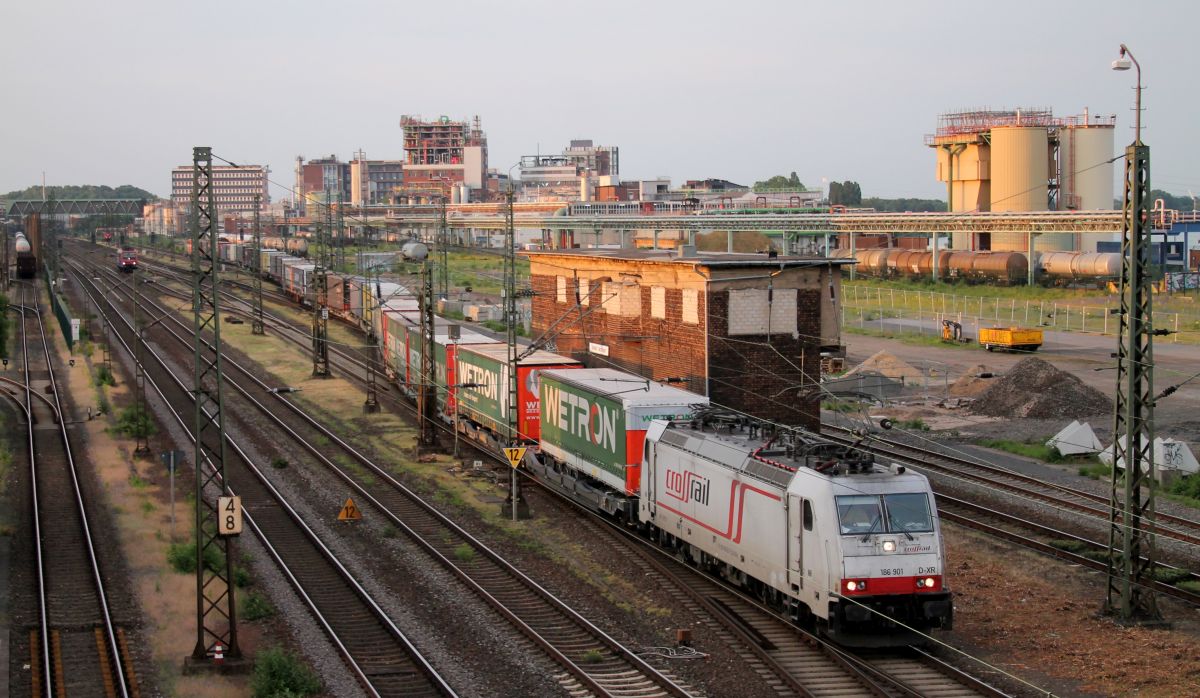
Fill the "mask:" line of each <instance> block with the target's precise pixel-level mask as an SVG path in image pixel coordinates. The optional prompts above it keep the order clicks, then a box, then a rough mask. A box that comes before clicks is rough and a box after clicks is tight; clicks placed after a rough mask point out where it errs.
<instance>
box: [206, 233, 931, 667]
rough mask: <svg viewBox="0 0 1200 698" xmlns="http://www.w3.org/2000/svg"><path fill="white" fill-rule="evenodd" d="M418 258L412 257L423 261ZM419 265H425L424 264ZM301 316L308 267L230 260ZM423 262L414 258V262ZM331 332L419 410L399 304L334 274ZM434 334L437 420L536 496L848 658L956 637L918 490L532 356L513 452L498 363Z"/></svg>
mask: <svg viewBox="0 0 1200 698" xmlns="http://www.w3.org/2000/svg"><path fill="white" fill-rule="evenodd" d="M422 247H423V245H422ZM425 252H426V253H427V251H425ZM255 254H257V255H259V265H260V266H259V268H260V269H261V270H262V274H263V275H264V276H265V277H266V278H268V279H271V280H274V281H276V282H277V283H279V284H280V286H281V287H282V288H283V289H284V290H285V291H287V293H288V294H289V295H291V296H293V297H294V298H296V299H297V300H301V301H303V300H305V299H308V298H309V288H308V284H309V280H310V278H311V271H312V265H311V264H309V263H308V261H307V260H305V259H301V258H298V257H293V256H290V255H287V254H284V253H283V252H281V251H279V250H272V249H255V248H253V247H252V246H250V245H236V244H226V245H223V246H222V249H221V250H220V253H219V256H220V257H221V258H222V259H225V260H227V261H231V262H232V263H240V264H243V265H245V266H252V265H253V261H252V259H253V255H255ZM421 256H422V257H423V255H421ZM327 280H328V303H329V311H330V314H331V315H332V316H334V317H337V318H341V319H342V320H344V321H346V322H348V323H351V324H353V325H355V326H357V327H358V328H360V329H362V330H365V331H366V332H368V333H370V334H372V335H373V336H375V337H376V338H378V340H379V342H380V345H381V350H382V354H383V363H384V366H385V367H386V372H387V374H388V376H389V379H390V380H391V381H392V382H393V383H394V384H395V385H396V386H397V387H398V388H399V390H400V391H401V392H403V393H405V394H407V395H409V396H413V397H415V396H416V395H417V393H418V392H419V391H420V389H421V386H422V383H423V376H422V370H423V369H422V357H423V354H424V352H425V351H426V350H427V349H426V341H423V336H422V332H421V319H420V315H421V313H420V309H419V307H418V301H417V299H416V297H415V296H414V295H413V294H412V293H411V292H410V291H409V290H408V289H407V288H405V287H404V286H402V285H400V284H396V283H391V282H384V281H378V280H375V281H372V280H369V279H365V278H363V277H358V276H348V275H341V274H329V275H328V277H327ZM458 324H459V323H457V322H453V321H450V320H447V319H445V318H441V317H438V316H435V318H434V328H433V343H432V354H433V356H432V359H433V361H432V364H433V370H434V374H435V377H434V384H435V388H434V394H435V396H436V397H435V404H436V408H437V413H438V418H439V419H441V420H442V421H444V422H445V423H446V424H447V425H448V426H450V427H452V428H454V429H455V430H456V431H457V432H458V433H459V434H460V435H461V436H462V437H463V438H465V439H468V440H471V441H474V442H476V443H478V444H479V445H480V446H481V447H483V448H485V449H488V450H491V451H493V452H498V451H499V449H500V448H501V447H503V446H507V445H510V441H516V442H518V443H520V444H522V445H524V446H526V447H527V455H526V458H525V460H524V461H523V463H522V465H523V467H525V468H526V469H527V470H529V471H530V472H531V474H533V475H534V476H535V477H537V478H538V479H539V480H540V481H542V482H544V483H545V484H546V485H547V486H549V487H551V488H553V489H556V490H558V491H561V492H563V493H564V494H566V495H568V496H570V497H572V498H573V499H575V500H577V501H580V502H581V503H583V504H585V505H586V506H588V507H590V508H592V509H594V510H596V511H599V512H603V513H604V514H606V515H608V516H610V517H612V518H614V519H616V520H618V521H621V522H623V523H624V524H626V525H627V526H629V527H631V528H634V529H636V530H638V531H640V532H641V533H643V534H644V535H646V536H648V537H650V538H651V539H653V540H655V541H656V542H658V544H659V545H661V546H663V547H666V548H667V549H669V550H671V551H673V552H675V553H676V554H677V555H679V556H680V557H682V558H683V559H685V560H687V561H689V562H690V563H692V564H694V565H696V566H698V567H701V568H703V569H705V570H707V571H710V572H712V573H715V574H718V575H721V576H722V577H724V578H725V579H726V580H728V581H729V582H731V583H733V584H736V585H739V586H741V587H742V588H744V589H745V590H746V591H747V592H748V593H750V594H753V595H754V596H756V597H757V598H759V599H760V600H762V601H763V602H764V603H767V604H770V605H772V606H773V607H775V608H776V609H778V610H779V611H781V612H784V613H787V614H789V616H790V617H792V618H793V619H794V620H796V621H797V622H803V623H806V624H811V625H814V626H815V627H816V628H817V629H818V630H820V631H821V632H823V633H825V634H826V635H828V636H830V637H832V638H834V639H835V640H837V641H838V642H841V643H843V644H846V645H854V646H891V645H905V644H910V643H912V642H915V641H920V636H919V633H914V632H913V631H914V630H916V631H920V632H926V631H929V630H932V629H935V628H940V629H949V628H951V627H952V625H953V608H952V603H951V598H950V592H949V590H948V589H947V588H946V583H945V578H944V577H943V575H944V571H945V556H944V552H943V545H942V539H941V531H940V524H939V521H938V517H937V511H936V507H935V505H934V499H933V493H932V490H931V489H930V486H929V482H928V481H927V480H926V478H925V477H924V476H923V475H920V474H918V473H914V472H911V471H906V469H905V468H904V467H902V466H898V465H895V464H891V465H884V464H880V463H877V462H875V459H874V456H873V455H872V454H870V453H869V452H867V451H865V450H862V449H859V448H857V447H854V446H844V445H841V444H835V443H833V442H830V441H828V440H826V439H823V438H821V437H820V435H818V434H814V433H811V432H808V431H805V430H802V429H798V428H791V427H781V426H778V425H773V424H770V423H765V422H761V421H758V420H754V419H752V418H749V417H746V416H744V415H741V414H738V413H732V412H728V411H722V410H721V409H720V408H719V407H717V406H714V405H711V404H710V403H709V400H708V398H707V397H704V396H702V395H697V394H695V393H691V392H688V391H685V390H682V389H679V388H676V387H673V386H669V385H663V384H660V383H657V382H654V381H652V380H649V379H647V378H645V377H643V376H639V375H633V374H629V373H625V372H622V371H618V370H615V369H611V368H599V369H597V368H585V367H583V366H582V365H581V364H580V362H579V361H577V360H575V359H573V358H570V357H566V356H561V355H558V354H554V353H552V352H549V351H544V350H535V349H532V348H526V349H523V350H522V354H521V356H520V358H519V360H518V362H517V368H516V372H517V375H516V383H517V401H516V403H517V404H516V410H517V414H516V415H514V419H513V420H512V423H515V425H516V433H515V434H514V435H512V438H511V439H510V433H509V428H510V427H509V424H510V419H509V414H508V410H509V407H508V403H509V400H508V394H507V386H508V385H509V362H508V345H507V344H504V343H501V342H497V341H496V340H495V339H494V338H492V337H490V336H487V335H484V334H482V333H480V332H475V331H473V330H471V329H469V328H464V327H461V326H459V327H452V326H454V325H458Z"/></svg>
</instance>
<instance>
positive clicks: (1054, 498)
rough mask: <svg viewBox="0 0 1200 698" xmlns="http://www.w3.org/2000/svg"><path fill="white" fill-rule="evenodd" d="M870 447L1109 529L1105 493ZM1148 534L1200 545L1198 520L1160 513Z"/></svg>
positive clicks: (844, 438)
mask: <svg viewBox="0 0 1200 698" xmlns="http://www.w3.org/2000/svg"><path fill="white" fill-rule="evenodd" d="M821 426H822V434H823V435H825V436H827V437H829V438H830V439H832V440H835V441H840V442H842V443H852V442H853V441H854V440H855V439H854V438H853V437H852V436H850V430H848V429H846V428H845V427H840V426H836V425H832V424H822V425H821ZM869 444H870V448H871V450H872V451H874V452H875V453H878V454H880V455H884V456H888V457H889V458H895V459H897V460H899V461H903V462H904V463H906V464H910V465H912V466H913V467H915V468H918V469H923V470H926V471H929V472H933V473H939V474H942V475H945V476H947V477H951V478H954V479H956V480H959V481H962V482H968V483H972V484H976V485H980V486H983V487H987V488H990V489H995V490H997V491H1000V492H1004V493H1008V494H1013V495H1016V496H1019V497H1022V498H1025V499H1030V500H1035V501H1039V502H1043V503H1047V504H1051V505H1053V506H1054V507H1056V508H1061V509H1067V510H1070V511H1073V512H1076V513H1079V514H1083V515H1084V516H1086V517H1088V518H1092V519H1095V520H1097V521H1100V522H1102V523H1103V524H1104V525H1106V526H1107V525H1108V515H1109V500H1108V497H1105V496H1103V495H1098V494H1095V493H1092V492H1086V491H1084V490H1080V489H1076V488H1074V487H1069V486H1067V485H1060V484H1056V483H1052V482H1046V481H1044V480H1040V479H1038V478H1036V477H1032V476H1029V475H1025V474H1023V473H1018V472H1014V471H1012V470H1009V469H1007V468H1001V467H999V466H995V465H991V464H989V463H984V462H981V461H978V460H972V459H968V458H962V457H960V456H956V455H953V454H949V453H945V452H943V451H937V450H933V449H929V448H923V447H920V446H914V445H912V444H906V443H902V442H898V441H894V440H891V439H887V438H884V437H880V436H878V435H873V436H872V437H871V439H870V442H869ZM1148 530H1150V531H1152V532H1153V533H1154V534H1155V535H1159V536H1163V537H1166V538H1172V539H1175V540H1178V541H1181V542H1184V543H1187V544H1189V545H1194V546H1200V521H1194V520H1191V519H1187V518H1184V517H1181V516H1173V515H1171V514H1164V513H1161V512H1159V513H1157V514H1156V515H1155V524H1154V526H1153V527H1148Z"/></svg>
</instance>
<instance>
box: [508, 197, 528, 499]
mask: <svg viewBox="0 0 1200 698" xmlns="http://www.w3.org/2000/svg"><path fill="white" fill-rule="evenodd" d="M504 211H505V213H504V323H505V325H507V329H508V367H507V368H508V376H507V377H506V379H505V383H506V385H505V386H504V389H505V392H506V395H505V398H504V400H505V405H506V406H507V410H506V413H507V415H508V445H509V447H512V448H515V447H517V446H519V445H520V443H521V437H520V434H519V433H518V431H517V360H518V357H517V324H518V323H519V322H520V318H519V317H518V316H517V251H516V237H515V231H514V230H513V190H512V186H511V185H509V188H508V206H507V207H505V210H504ZM520 488H521V485H520V480H519V478H518V477H517V468H515V467H514V468H513V469H512V485H511V487H510V488H509V492H508V501H507V502H506V504H507V505H508V507H509V508H510V509H511V510H512V520H513V521H517V520H519V519H520V518H521V516H522V511H521V510H522V509H526V512H525V513H524V515H525V516H528V511H527V509H528V507H527V505H526V504H525V500H524V498H522V497H521V489H520Z"/></svg>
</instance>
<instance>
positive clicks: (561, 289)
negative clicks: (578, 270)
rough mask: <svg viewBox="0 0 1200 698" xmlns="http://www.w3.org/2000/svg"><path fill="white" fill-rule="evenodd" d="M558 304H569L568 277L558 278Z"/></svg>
mask: <svg viewBox="0 0 1200 698" xmlns="http://www.w3.org/2000/svg"><path fill="white" fill-rule="evenodd" d="M558 302H559V303H567V302H568V299H567V277H565V276H560V277H558Z"/></svg>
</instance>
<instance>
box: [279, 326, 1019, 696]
mask: <svg viewBox="0 0 1200 698" xmlns="http://www.w3.org/2000/svg"><path fill="white" fill-rule="evenodd" d="M265 317H266V319H267V320H268V321H269V322H272V323H274V324H275V325H276V327H277V328H279V329H284V330H287V331H289V333H291V334H293V335H295V337H294V338H292V339H293V341H294V342H295V343H296V344H298V345H299V346H301V347H302V348H305V347H307V344H308V342H310V341H311V338H310V337H309V336H308V335H307V334H306V332H307V330H306V329H301V328H296V327H294V326H292V325H291V324H290V323H288V322H287V321H286V320H284V319H282V318H279V317H274V316H265ZM333 353H335V352H334V351H333V350H331V354H333ZM337 353H338V354H339V355H340V356H341V358H342V359H343V360H347V361H351V362H354V363H355V364H357V366H358V367H359V368H362V367H363V364H362V363H361V362H360V361H358V360H356V359H354V358H353V357H351V356H350V355H348V354H346V353H345V352H337ZM350 373H351V375H355V374H357V371H351V372H350ZM356 377H360V376H356ZM360 378H361V377H360ZM397 402H401V401H397ZM326 436H327V438H330V437H332V435H326ZM332 438H335V439H336V437H332ZM488 455H489V456H492V457H495V454H490V453H489V454H488ZM529 479H530V481H531V482H533V483H535V484H538V485H539V486H540V483H538V481H537V480H535V479H532V478H529ZM544 491H546V492H547V493H549V494H552V495H553V496H556V497H558V496H560V495H558V494H557V493H555V492H553V491H552V490H548V489H547V490H544ZM564 501H568V504H567V505H569V506H572V507H574V508H575V510H576V513H580V512H582V515H583V516H584V517H585V519H586V521H587V523H586V526H587V527H588V528H589V530H591V531H592V532H593V533H595V534H598V535H601V536H604V537H607V538H609V539H610V540H611V542H612V543H613V544H614V545H617V546H619V547H622V548H624V549H626V550H629V551H630V552H631V553H633V555H632V556H631V558H630V560H631V563H633V564H634V565H635V566H636V567H637V569H638V571H639V574H640V576H641V577H642V578H646V579H651V578H653V579H655V580H656V583H657V585H658V586H660V587H663V588H674V589H676V590H677V591H678V592H679V593H678V596H677V598H679V599H680V600H681V602H683V603H684V604H685V605H687V606H688V607H689V609H691V610H693V611H695V612H697V615H699V616H701V617H709V618H711V619H713V623H714V624H716V625H720V626H721V628H720V630H719V631H718V632H719V633H721V635H722V636H723V637H728V638H729V640H730V641H731V644H733V643H739V644H740V645H741V647H742V648H743V649H742V650H741V651H740V654H741V655H742V656H743V658H744V659H745V660H746V661H747V662H748V663H750V664H751V666H752V667H754V669H755V670H756V671H757V672H758V673H760V675H762V676H763V677H764V679H765V680H766V681H768V683H770V684H772V685H774V686H775V687H776V690H777V691H778V692H779V693H780V695H800V696H831V695H836V696H848V695H890V696H920V695H938V696H978V695H988V696H1002V695H1005V694H1003V693H1002V692H1000V691H998V690H997V689H995V688H993V687H991V686H989V685H987V684H986V683H984V682H982V681H980V680H979V679H977V678H974V677H972V676H969V675H967V674H964V673H963V672H961V671H960V670H958V669H956V668H955V667H952V666H950V665H948V664H945V663H944V662H942V661H941V660H938V659H937V658H935V657H932V656H930V655H928V654H927V653H924V652H922V651H920V650H917V649H915V648H914V649H909V650H904V651H900V652H891V653H887V654H881V653H874V654H873V655H872V656H871V657H869V658H867V657H861V656H854V655H851V654H847V653H846V652H845V651H844V650H841V649H840V648H838V647H836V646H835V645H832V644H831V643H828V642H826V641H824V640H822V639H820V638H818V637H816V636H815V635H812V634H811V633H807V632H804V631H802V630H800V629H799V628H797V627H796V626H795V625H793V624H792V623H790V622H789V621H788V620H787V619H786V618H784V617H782V616H781V615H779V614H778V613H776V612H775V611H772V610H771V609H768V608H766V607H764V606H762V605H760V604H758V603H757V602H755V601H753V600H750V599H748V598H746V596H745V595H744V594H743V593H742V592H740V591H739V590H736V589H734V588H732V587H730V586H728V585H727V584H725V583H724V582H723V581H721V580H718V579H714V578H712V577H709V576H707V575H704V574H702V573H700V572H698V571H696V570H693V569H691V568H688V567H684V566H683V565H682V564H681V563H678V562H671V561H667V562H665V564H664V560H660V559H655V558H656V556H658V557H665V554H663V553H662V552H661V551H659V550H658V549H657V548H653V549H652V550H653V552H647V550H648V549H650V546H649V545H648V543H647V542H646V541H644V540H642V539H640V538H637V537H635V536H632V535H631V534H629V532H628V531H624V530H622V529H620V528H619V527H616V526H614V525H612V523H611V522H608V521H606V520H603V519H601V518H600V517H598V516H596V515H595V514H594V513H593V512H590V511H588V510H586V509H581V508H578V507H577V506H576V505H574V504H573V503H569V500H564ZM671 567H675V568H677V569H676V570H674V571H672V570H671V569H670V568H671ZM679 568H681V569H682V570H686V571H685V572H682V574H681V571H680V569H679ZM685 577H686V579H685Z"/></svg>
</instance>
